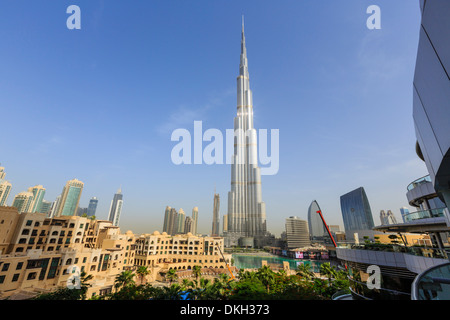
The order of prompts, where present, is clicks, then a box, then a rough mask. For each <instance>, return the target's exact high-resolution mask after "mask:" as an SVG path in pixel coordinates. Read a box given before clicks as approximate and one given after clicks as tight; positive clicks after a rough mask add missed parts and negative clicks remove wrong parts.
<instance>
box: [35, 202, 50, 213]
mask: <svg viewBox="0 0 450 320" xmlns="http://www.w3.org/2000/svg"><path fill="white" fill-rule="evenodd" d="M51 207H52V203H51V202H50V201H46V200H42V206H41V209H40V210H39V211H38V212H39V213H45V214H47V215H48V214H49V213H50V210H51Z"/></svg>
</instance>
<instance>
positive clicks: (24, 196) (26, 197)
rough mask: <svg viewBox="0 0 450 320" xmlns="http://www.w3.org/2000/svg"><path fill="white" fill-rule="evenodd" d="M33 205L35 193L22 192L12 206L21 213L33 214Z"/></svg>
mask: <svg viewBox="0 0 450 320" xmlns="http://www.w3.org/2000/svg"><path fill="white" fill-rule="evenodd" d="M32 205H33V193H32V192H27V191H26V192H21V193H18V194H17V195H16V196H15V197H14V201H13V204H12V206H13V207H16V208H17V211H18V212H19V213H22V212H31V207H32Z"/></svg>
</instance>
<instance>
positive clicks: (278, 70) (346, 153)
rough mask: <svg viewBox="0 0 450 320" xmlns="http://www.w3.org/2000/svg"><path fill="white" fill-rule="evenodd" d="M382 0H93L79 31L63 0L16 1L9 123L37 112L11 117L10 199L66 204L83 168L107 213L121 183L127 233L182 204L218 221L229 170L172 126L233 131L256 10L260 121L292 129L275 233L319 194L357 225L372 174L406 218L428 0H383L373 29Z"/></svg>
mask: <svg viewBox="0 0 450 320" xmlns="http://www.w3.org/2000/svg"><path fill="white" fill-rule="evenodd" d="M370 4H371V3H361V1H346V2H339V3H335V2H332V1H327V2H322V3H321V4H316V3H313V2H308V3H307V4H303V5H302V4H300V3H298V2H286V3H283V4H275V3H271V2H261V3H258V6H257V5H256V4H251V3H247V4H242V3H240V2H237V1H234V2H233V1H232V2H230V3H227V5H226V6H225V5H220V4H212V3H208V2H202V3H201V5H199V6H192V5H189V4H183V3H182V2H177V1H169V2H167V3H165V4H136V5H135V6H133V7H131V6H127V5H126V4H125V3H121V4H120V3H114V4H105V3H103V2H102V1H92V2H90V3H88V2H80V4H79V6H80V8H81V10H82V11H81V12H82V16H83V20H82V21H83V22H82V29H81V30H67V28H65V19H66V18H67V14H65V7H64V5H62V4H61V5H59V6H55V5H49V4H33V3H31V4H28V5H27V8H25V9H24V8H23V6H21V5H20V4H15V3H8V4H6V5H5V8H4V10H3V11H2V15H3V16H2V19H0V21H1V22H0V32H1V33H2V36H3V38H4V39H5V40H4V43H3V44H2V46H4V47H5V48H6V47H7V48H8V50H3V53H2V55H3V57H4V59H5V60H6V61H9V64H8V65H7V66H5V70H4V72H3V73H2V75H1V76H0V82H1V83H3V84H4V86H2V87H1V88H0V105H2V106H3V107H2V112H3V116H4V117H5V119H14V118H18V117H19V116H20V117H21V119H23V121H22V122H21V125H20V127H19V126H17V125H16V124H15V122H14V121H8V122H5V123H4V124H3V125H4V126H5V130H6V131H7V132H9V134H8V135H2V136H1V137H0V145H1V146H2V147H1V148H2V150H1V154H0V163H1V166H3V167H5V172H6V173H7V178H6V180H7V181H9V182H11V184H12V190H11V192H10V195H9V199H8V204H9V205H11V203H12V199H13V198H14V196H15V195H16V194H18V193H19V192H21V191H23V190H27V188H29V187H30V186H33V185H43V186H44V188H46V195H45V200H47V201H51V202H53V201H54V200H55V199H56V197H57V196H58V195H59V194H60V192H61V186H62V185H63V184H64V183H65V182H66V181H68V180H70V179H74V178H75V177H78V178H79V179H80V180H81V181H83V182H84V188H83V193H82V195H81V199H80V204H79V206H81V207H87V206H88V202H89V199H91V198H92V197H94V196H95V197H97V198H98V200H99V202H98V208H97V214H96V215H97V217H98V218H99V219H105V220H106V219H107V216H108V209H109V203H110V199H111V196H112V195H113V194H114V193H115V191H116V189H117V185H122V186H123V189H124V192H125V193H126V195H127V204H126V207H124V210H123V214H122V219H121V229H124V230H123V231H126V230H132V231H133V232H136V233H140V232H143V233H145V232H153V231H154V230H159V231H161V230H162V225H163V219H162V217H163V215H164V209H165V207H166V206H167V205H169V204H170V205H171V206H173V207H176V208H186V209H189V210H190V209H191V208H193V207H198V208H199V225H198V232H199V233H205V234H206V233H209V232H210V229H211V222H212V213H213V204H212V202H211V195H212V194H213V192H212V191H213V190H214V186H217V193H218V194H220V195H221V197H222V198H224V197H226V196H227V193H228V191H229V176H230V166H228V165H212V166H208V165H200V166H194V165H190V166H183V165H181V166H175V165H174V164H173V163H171V162H170V149H171V148H172V147H173V143H171V141H170V133H171V131H172V130H173V129H176V128H179V127H184V128H187V129H189V130H190V129H191V128H192V125H193V121H195V120H202V121H203V123H204V127H205V129H206V128H219V129H221V130H225V129H228V128H230V127H231V126H230V123H231V121H230V119H231V118H232V117H234V116H235V104H236V103H235V89H234V86H235V82H234V81H235V77H236V72H237V71H238V70H237V67H236V65H237V61H238V58H237V55H238V54H239V50H240V45H239V36H240V29H241V24H240V20H241V15H242V14H244V16H245V21H246V36H247V49H248V54H249V61H250V68H251V71H252V89H253V91H254V92H255V102H254V103H255V127H258V128H267V129H271V128H276V129H279V130H280V170H279V172H278V174H277V175H274V176H263V177H262V180H263V183H264V190H263V198H264V201H265V203H266V206H267V209H266V211H267V213H268V214H267V230H268V231H269V232H271V233H274V234H275V235H280V233H281V232H283V231H284V223H283V222H284V220H285V219H286V218H288V217H289V216H292V215H294V216H298V217H299V218H301V219H306V217H307V211H308V207H309V205H310V203H311V201H312V200H317V201H318V202H319V203H320V205H321V208H322V210H323V214H324V217H325V219H326V221H327V223H329V224H332V225H335V224H337V225H340V226H343V222H342V214H341V210H340V205H339V198H340V196H341V195H344V194H345V193H347V192H349V191H351V190H353V189H355V188H358V187H360V186H363V187H364V189H365V190H366V192H367V197H368V199H369V202H370V205H371V207H372V212H380V210H383V209H384V210H386V209H389V210H392V212H393V213H394V214H395V216H396V217H397V220H399V218H400V217H401V216H400V208H402V207H405V206H408V202H407V199H406V195H405V194H406V186H407V185H408V184H409V183H410V182H411V181H413V180H415V179H416V178H417V177H418V176H424V175H426V174H427V170H426V167H425V165H424V164H423V163H422V162H421V161H420V160H419V159H417V156H416V154H415V150H414V144H415V140H416V139H415V136H414V125H413V120H412V116H411V103H412V85H411V83H412V78H413V71H414V64H415V57H416V51H417V41H418V31H419V27H418V26H419V23H418V21H419V20H420V14H419V13H420V11H419V5H418V4H417V3H415V2H410V1H398V2H396V3H389V1H377V4H378V5H379V6H380V7H381V10H382V13H383V15H382V17H383V18H382V19H383V20H382V29H381V30H369V29H367V27H366V24H365V22H366V19H367V18H368V15H367V14H366V8H367V7H368V6H369V5H370ZM66 7H67V6H66ZM36 12H39V14H36ZM117 16H120V17H122V19H124V21H125V22H126V23H117V19H116V17H117ZM119 20H120V19H119ZM116 23H117V24H116ZM24 30H25V31H24ZM28 31H30V32H29V33H28ZM24 32H25V33H24ZM161 106H162V107H161ZM256 110H257V111H256ZM23 114H25V116H23ZM38 129H39V130H40V133H41V134H40V135H39V138H38V139H35V140H34V141H33V144H31V145H30V146H29V147H28V148H20V149H19V148H17V146H18V145H19V143H20V142H21V141H22V140H23V139H27V138H28V137H29V136H30V135H31V134H35V133H36V131H37V130H38ZM6 131H5V132H6ZM117 145H120V148H117ZM386 181H389V184H386ZM301 182H303V183H301ZM193 184H195V187H193ZM280 186H283V188H280ZM149 195H150V196H149ZM142 199H144V200H145V201H142ZM292 208H295V210H294V212H292ZM226 209H227V208H226V207H225V208H222V209H221V211H220V218H221V219H222V217H223V215H224V214H225V213H226ZM373 218H374V221H375V225H378V224H380V222H379V221H378V217H376V216H374V217H373Z"/></svg>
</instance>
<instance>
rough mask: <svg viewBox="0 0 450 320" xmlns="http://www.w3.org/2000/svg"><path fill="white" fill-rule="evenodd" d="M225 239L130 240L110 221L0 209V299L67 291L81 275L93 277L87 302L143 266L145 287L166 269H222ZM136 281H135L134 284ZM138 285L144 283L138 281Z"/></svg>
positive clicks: (144, 237) (129, 234)
mask: <svg viewBox="0 0 450 320" xmlns="http://www.w3.org/2000/svg"><path fill="white" fill-rule="evenodd" d="M221 251H222V252H223V238H220V237H198V236H194V235H192V234H190V233H188V234H182V235H176V236H171V235H168V234H167V233H165V232H163V233H162V234H160V233H159V232H158V231H155V232H153V233H152V234H143V235H134V234H133V232H131V231H127V232H125V233H124V234H122V233H121V232H120V229H119V227H115V226H113V225H112V223H111V222H110V221H104V220H92V219H90V218H87V217H79V216H60V217H57V218H48V217H47V216H46V215H45V214H42V213H26V212H24V213H18V211H17V209H16V208H13V207H0V299H5V298H10V299H14V298H16V297H31V296H33V295H36V294H38V293H41V292H51V291H53V290H55V289H57V288H61V287H67V286H70V285H71V284H72V282H71V280H72V279H73V277H74V276H77V275H78V274H79V273H81V272H85V273H86V274H87V275H90V276H92V280H90V281H89V282H88V283H89V285H90V286H89V289H88V291H87V297H88V298H90V297H92V296H94V295H103V294H106V293H108V292H111V291H112V290H113V288H114V282H115V279H116V277H117V276H118V275H119V274H120V273H122V272H123V271H125V270H132V271H134V272H135V271H136V270H137V268H139V267H141V266H146V267H147V269H148V270H149V271H150V273H149V274H148V275H147V276H146V279H145V280H146V281H147V282H152V281H157V280H164V279H165V278H164V275H165V273H167V272H168V270H170V269H175V270H177V271H180V272H182V271H186V270H190V269H192V268H193V266H195V265H198V266H201V267H202V268H210V269H214V268H215V269H218V268H226V263H225V262H224V260H223V257H225V259H226V262H227V263H228V264H230V261H231V255H225V256H223V255H222V252H221ZM136 280H137V279H136ZM141 280H142V279H141Z"/></svg>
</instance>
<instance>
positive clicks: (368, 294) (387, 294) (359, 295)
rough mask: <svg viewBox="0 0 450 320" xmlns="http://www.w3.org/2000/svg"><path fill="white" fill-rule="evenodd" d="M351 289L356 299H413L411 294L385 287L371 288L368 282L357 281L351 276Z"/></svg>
mask: <svg viewBox="0 0 450 320" xmlns="http://www.w3.org/2000/svg"><path fill="white" fill-rule="evenodd" d="M348 279H349V281H350V291H351V293H352V296H353V297H354V298H355V299H356V300H411V294H410V293H408V292H401V291H397V290H390V289H384V288H381V287H380V288H379V289H376V288H369V287H368V286H367V283H364V282H360V281H356V280H355V279H352V278H351V277H349V278H348Z"/></svg>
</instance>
